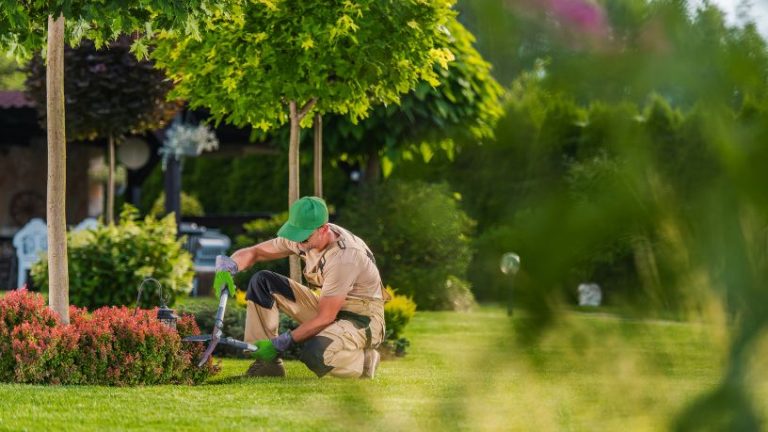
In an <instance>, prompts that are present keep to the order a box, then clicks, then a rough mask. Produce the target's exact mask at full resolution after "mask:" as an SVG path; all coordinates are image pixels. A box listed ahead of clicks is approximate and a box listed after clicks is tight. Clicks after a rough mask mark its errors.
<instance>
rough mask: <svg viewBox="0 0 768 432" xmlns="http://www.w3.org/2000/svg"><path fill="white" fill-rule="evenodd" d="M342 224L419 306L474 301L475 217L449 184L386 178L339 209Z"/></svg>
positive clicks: (386, 276) (463, 305) (452, 305)
mask: <svg viewBox="0 0 768 432" xmlns="http://www.w3.org/2000/svg"><path fill="white" fill-rule="evenodd" d="M339 224H340V225H342V226H344V227H345V228H347V229H349V230H351V231H352V232H353V233H355V234H356V235H357V236H359V237H360V238H362V239H363V240H364V241H365V242H366V243H367V244H368V246H369V247H370V248H371V249H372V251H373V253H374V254H375V255H376V264H377V265H378V267H379V270H380V271H381V274H382V278H383V279H384V283H385V284H387V285H391V286H395V287H397V289H398V292H399V293H401V294H404V295H407V296H410V297H412V298H413V300H414V301H415V302H416V304H417V305H418V306H419V308H420V309H462V308H466V307H467V306H469V305H470V304H472V302H473V299H472V294H471V293H470V291H469V286H468V284H467V283H466V282H465V279H466V277H467V266H468V265H469V260H470V257H471V248H470V235H471V233H472V229H473V225H474V222H473V221H472V220H471V219H470V218H469V217H468V216H467V215H466V214H465V213H464V212H463V211H462V210H461V208H460V206H459V202H458V201H457V199H456V198H455V197H454V195H453V194H452V193H451V191H450V189H449V188H448V186H447V185H446V184H429V183H423V182H408V183H406V182H401V181H388V182H384V183H382V184H381V185H375V186H372V187H369V188H366V189H363V190H361V191H360V193H359V194H356V195H353V196H352V197H350V199H349V200H348V203H347V205H346V206H345V207H344V208H343V209H341V210H340V211H339Z"/></svg>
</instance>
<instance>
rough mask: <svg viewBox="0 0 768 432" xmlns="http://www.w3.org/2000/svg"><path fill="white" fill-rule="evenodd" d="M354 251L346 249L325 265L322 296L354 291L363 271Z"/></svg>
mask: <svg viewBox="0 0 768 432" xmlns="http://www.w3.org/2000/svg"><path fill="white" fill-rule="evenodd" d="M354 252H355V251H352V250H349V251H345V252H344V253H342V254H340V256H339V257H338V258H337V259H334V260H333V261H332V262H329V263H327V264H326V265H325V269H324V270H323V275H324V279H323V287H322V289H321V291H320V295H321V296H328V297H331V296H340V295H347V294H349V292H350V291H352V287H353V285H354V284H355V281H357V278H358V276H359V275H360V272H361V271H362V269H361V267H360V266H359V265H357V262H356V260H355V259H354V257H353V254H354Z"/></svg>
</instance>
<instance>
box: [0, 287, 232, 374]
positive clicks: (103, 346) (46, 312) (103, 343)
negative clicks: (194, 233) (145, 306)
mask: <svg viewBox="0 0 768 432" xmlns="http://www.w3.org/2000/svg"><path fill="white" fill-rule="evenodd" d="M156 315H157V310H156V309H155V310H141V309H140V310H134V309H128V308H127V307H124V306H122V307H104V308H101V309H97V310H95V311H94V312H93V313H88V312H87V311H86V310H85V309H82V308H77V307H74V306H72V307H71V308H70V324H69V325H62V324H61V323H60V321H59V317H58V315H57V314H55V313H54V312H53V311H51V310H50V309H49V308H48V307H46V305H45V301H44V299H43V297H42V296H41V295H39V294H36V293H30V292H27V291H24V290H19V291H13V292H10V293H8V294H7V295H6V296H5V297H3V298H2V299H0V381H2V382H16V383H34V384H67V385H70V384H95V385H114V386H126V385H146V384H171V383H173V384H199V383H201V382H203V381H205V380H206V379H207V378H208V377H209V376H211V375H213V374H215V373H216V372H217V371H218V369H217V367H216V366H215V365H214V364H213V361H212V360H209V361H208V362H207V363H206V364H205V365H204V366H203V367H197V362H198V361H199V359H200V356H201V355H202V352H203V349H204V346H203V345H202V344H186V343H182V342H181V339H182V338H183V337H186V336H188V335H194V334H200V330H199V328H198V327H197V324H196V323H195V321H194V319H193V317H192V316H190V315H186V316H182V317H181V318H180V319H179V321H178V323H177V330H173V329H171V328H169V327H167V326H165V325H163V324H162V323H160V322H159V321H158V320H157V319H156Z"/></svg>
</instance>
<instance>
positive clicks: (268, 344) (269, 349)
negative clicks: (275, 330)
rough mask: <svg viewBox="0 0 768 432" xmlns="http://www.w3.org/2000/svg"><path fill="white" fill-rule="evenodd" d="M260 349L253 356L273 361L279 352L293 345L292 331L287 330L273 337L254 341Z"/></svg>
mask: <svg viewBox="0 0 768 432" xmlns="http://www.w3.org/2000/svg"><path fill="white" fill-rule="evenodd" d="M254 345H256V346H257V347H258V348H259V349H258V350H256V352H255V353H253V356H254V357H255V358H257V359H259V360H264V361H273V360H274V359H275V358H276V357H277V356H278V355H279V354H282V353H283V351H285V350H287V349H288V348H290V347H291V345H293V337H292V336H291V331H290V330H289V331H286V332H285V333H283V334H280V335H278V336H277V337H274V338H272V339H262V340H258V341H256V342H254Z"/></svg>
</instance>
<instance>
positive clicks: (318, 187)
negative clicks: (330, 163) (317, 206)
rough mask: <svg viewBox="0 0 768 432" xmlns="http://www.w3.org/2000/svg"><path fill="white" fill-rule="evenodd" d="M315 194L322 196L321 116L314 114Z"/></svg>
mask: <svg viewBox="0 0 768 432" xmlns="http://www.w3.org/2000/svg"><path fill="white" fill-rule="evenodd" d="M314 130H315V157H314V163H315V196H318V197H320V198H322V197H323V116H321V115H320V114H315V127H314Z"/></svg>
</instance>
